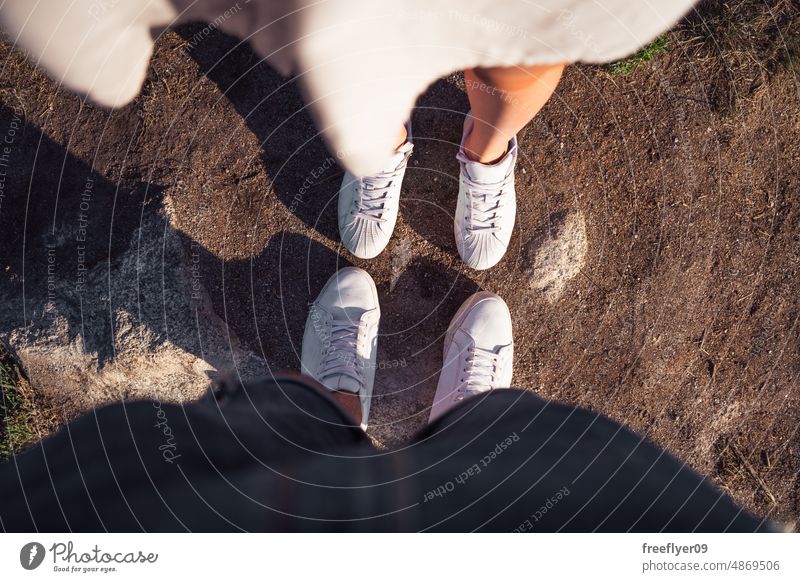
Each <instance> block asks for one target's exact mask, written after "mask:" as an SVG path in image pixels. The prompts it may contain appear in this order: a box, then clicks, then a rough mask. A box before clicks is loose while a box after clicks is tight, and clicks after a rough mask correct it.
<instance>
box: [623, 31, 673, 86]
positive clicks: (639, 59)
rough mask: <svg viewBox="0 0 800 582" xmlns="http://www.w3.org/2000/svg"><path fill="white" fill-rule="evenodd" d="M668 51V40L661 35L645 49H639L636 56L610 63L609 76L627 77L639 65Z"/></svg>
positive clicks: (665, 36) (664, 35)
mask: <svg viewBox="0 0 800 582" xmlns="http://www.w3.org/2000/svg"><path fill="white" fill-rule="evenodd" d="M669 49H670V46H669V39H668V38H667V35H666V34H662V35H661V36H659V37H658V38H657V39H655V40H654V41H653V42H651V43H650V44H648V45H647V46H646V47H643V48H641V49H639V51H638V52H637V53H636V54H634V55H631V56H629V57H628V58H627V59H622V60H621V61H616V62H614V63H611V64H610V65H609V66H608V68H609V71H611V74H612V75H613V76H615V77H619V76H625V75H629V74H631V73H632V72H633V71H635V70H636V68H637V67H639V65H643V64H644V63H649V62H650V61H652V60H653V59H654V58H656V57H657V56H659V55H663V54H665V53H668V52H669Z"/></svg>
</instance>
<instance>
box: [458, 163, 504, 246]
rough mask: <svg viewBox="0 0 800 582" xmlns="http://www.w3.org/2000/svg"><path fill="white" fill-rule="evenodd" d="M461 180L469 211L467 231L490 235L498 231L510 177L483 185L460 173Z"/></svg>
mask: <svg viewBox="0 0 800 582" xmlns="http://www.w3.org/2000/svg"><path fill="white" fill-rule="evenodd" d="M461 179H462V180H463V181H464V185H465V186H466V191H467V208H469V209H470V210H471V212H470V213H469V215H468V217H467V225H466V229H467V231H469V232H471V231H479V232H485V233H492V232H497V231H498V230H500V222H501V221H502V218H503V214H502V210H503V208H505V207H506V196H507V194H508V187H509V185H510V184H511V182H512V178H511V176H510V175H509V176H506V177H505V178H503V179H502V180H500V181H499V182H493V183H483V182H475V181H474V180H473V179H472V178H470V177H469V176H468V175H467V173H466V172H462V173H461Z"/></svg>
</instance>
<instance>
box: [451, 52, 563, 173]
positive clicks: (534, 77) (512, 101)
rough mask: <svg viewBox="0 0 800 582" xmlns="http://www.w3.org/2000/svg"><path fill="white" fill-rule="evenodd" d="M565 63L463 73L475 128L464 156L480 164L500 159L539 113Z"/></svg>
mask: <svg viewBox="0 0 800 582" xmlns="http://www.w3.org/2000/svg"><path fill="white" fill-rule="evenodd" d="M565 66H566V64H558V65H536V66H531V67H492V68H477V69H469V70H467V71H464V80H465V81H466V85H467V96H468V97H469V103H470V105H471V106H472V115H473V116H474V117H475V127H474V128H473V130H472V131H471V132H470V134H469V136H467V139H466V143H465V144H464V145H465V150H466V154H467V156H468V157H469V158H470V159H472V160H474V161H476V162H481V163H484V164H488V163H492V162H494V161H496V160H498V159H500V158H501V157H502V156H503V154H504V153H505V152H506V149H507V148H508V142H509V140H510V139H511V138H512V137H513V136H514V135H516V134H517V132H519V130H521V129H522V128H523V127H525V125H527V123H528V122H529V121H530V120H531V119H533V117H534V116H535V115H536V114H537V113H538V112H539V110H540V109H541V108H542V106H543V105H544V104H545V103H546V102H547V100H548V99H549V98H550V95H552V94H553V91H555V89H556V86H557V85H558V82H559V80H560V79H561V73H562V72H563V71H564V67H565Z"/></svg>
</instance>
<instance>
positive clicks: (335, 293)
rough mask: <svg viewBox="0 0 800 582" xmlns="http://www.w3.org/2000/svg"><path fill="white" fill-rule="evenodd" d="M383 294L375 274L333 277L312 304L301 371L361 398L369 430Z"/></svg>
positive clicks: (350, 272)
mask: <svg viewBox="0 0 800 582" xmlns="http://www.w3.org/2000/svg"><path fill="white" fill-rule="evenodd" d="M380 317H381V310H380V306H379V304H378V291H377V289H376V288H375V282H374V281H373V280H372V277H370V276H369V274H368V273H367V272H366V271H364V270H362V269H358V268H356V267H345V268H344V269H341V270H339V271H337V272H336V273H334V274H333V276H332V277H331V278H330V279H328V282H327V283H326V284H325V287H323V289H322V291H321V292H320V294H319V297H317V300H316V301H314V303H313V304H312V305H311V309H310V311H309V314H308V319H307V320H306V329H305V333H304V334H303V353H302V356H301V358H300V365H301V372H302V373H303V374H305V375H307V376H311V377H313V378H314V379H315V380H317V381H318V382H319V383H320V384H322V385H324V386H325V387H326V388H328V389H330V390H333V391H339V392H350V393H352V394H358V396H359V398H360V400H361V428H364V429H366V428H367V420H368V418H369V408H370V401H371V399H372V387H373V384H374V380H375V356H376V353H377V348H378V322H379V320H380Z"/></svg>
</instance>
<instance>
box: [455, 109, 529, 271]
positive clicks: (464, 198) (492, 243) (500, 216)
mask: <svg viewBox="0 0 800 582" xmlns="http://www.w3.org/2000/svg"><path fill="white" fill-rule="evenodd" d="M473 125H474V121H473V118H472V117H471V116H470V115H467V120H466V122H465V123H464V134H463V137H462V139H461V147H460V148H459V150H458V154H457V156H456V158H457V159H458V161H459V164H460V165H461V173H460V179H459V186H458V204H457V206H456V215H455V220H454V226H453V230H454V233H455V237H456V247H457V248H458V254H459V255H461V259H462V260H463V261H464V262H465V263H466V264H467V265H468V266H469V267H472V268H473V269H478V270H483V269H488V268H490V267H493V266H494V265H496V264H497V263H498V262H500V259H502V258H503V255H504V254H505V253H506V249H508V242H509V240H511V233H512V232H513V231H514V220H515V218H516V214H517V197H516V192H515V190H514V166H515V165H516V162H517V138H516V136H515V137H513V138H512V139H511V141H509V142H508V151H507V152H506V154H505V155H504V156H503V157H502V158H501V159H500V161H498V162H495V163H494V164H482V163H480V162H476V161H473V160H470V159H469V158H468V157H467V155H466V153H465V152H464V141H465V140H466V138H467V136H468V135H469V133H470V132H471V131H472V127H473Z"/></svg>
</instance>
